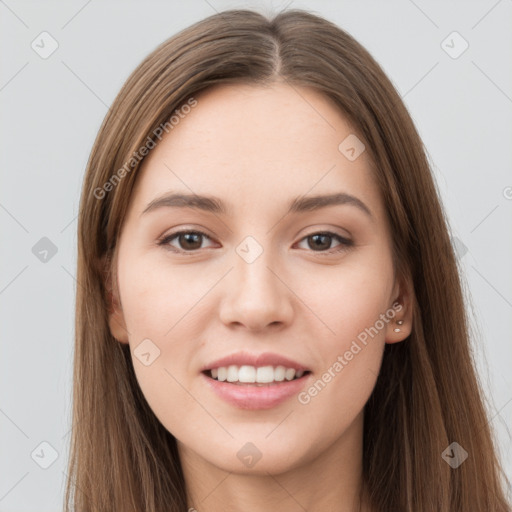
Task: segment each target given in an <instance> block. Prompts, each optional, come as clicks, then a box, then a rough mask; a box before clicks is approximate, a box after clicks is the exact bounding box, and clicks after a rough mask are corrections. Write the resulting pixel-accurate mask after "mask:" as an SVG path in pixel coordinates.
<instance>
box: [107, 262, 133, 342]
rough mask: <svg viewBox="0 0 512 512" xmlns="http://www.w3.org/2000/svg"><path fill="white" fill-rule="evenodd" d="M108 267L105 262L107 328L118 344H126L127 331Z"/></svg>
mask: <svg viewBox="0 0 512 512" xmlns="http://www.w3.org/2000/svg"><path fill="white" fill-rule="evenodd" d="M108 267H109V265H108V263H107V262H106V261H105V262H104V269H105V288H106V296H107V308H108V310H107V314H108V326H109V329H110V333H111V334H112V336H113V337H114V338H115V339H116V340H117V341H119V342H120V343H128V329H127V328H126V322H125V319H124V314H123V310H122V307H121V303H120V300H119V297H118V293H117V291H114V290H113V285H112V279H111V274H110V272H109V268H108Z"/></svg>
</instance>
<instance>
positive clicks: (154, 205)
mask: <svg viewBox="0 0 512 512" xmlns="http://www.w3.org/2000/svg"><path fill="white" fill-rule="evenodd" d="M345 204H346V205H350V206H355V207H356V208H358V209H359V210H361V211H362V212H364V213H365V214H366V215H368V217H369V218H370V219H371V220H372V221H373V220H374V217H373V215H372V212H371V210H370V209H369V208H368V206H366V204H365V203H363V201H361V200H360V199H358V198H357V197H355V196H352V195H350V194H347V193H345V192H338V193H335V194H326V195H316V196H309V197H304V196H302V197H297V198H295V199H294V200H293V201H291V203H290V204H289V207H288V212H287V213H302V212H308V211H315V210H319V209H321V208H327V207H328V206H335V205H345ZM163 207H168V208H170V207H174V208H192V209H195V210H202V211H205V212H210V213H214V214H223V215H226V214H228V213H229V212H228V209H227V208H226V205H225V204H224V203H223V202H222V201H221V200H220V199H219V198H217V197H213V196H203V195H197V194H188V193H187V194H185V193H175V194H166V195H163V196H161V197H157V198H156V199H153V201H151V202H150V203H149V204H148V205H147V206H146V208H145V210H144V211H143V212H142V214H141V215H143V214H145V213H148V212H151V211H154V210H156V209H158V208H163Z"/></svg>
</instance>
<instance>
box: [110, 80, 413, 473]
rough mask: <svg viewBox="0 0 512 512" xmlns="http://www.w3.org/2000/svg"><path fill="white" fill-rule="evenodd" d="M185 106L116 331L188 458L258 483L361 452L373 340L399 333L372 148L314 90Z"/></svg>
mask: <svg viewBox="0 0 512 512" xmlns="http://www.w3.org/2000/svg"><path fill="white" fill-rule="evenodd" d="M196 100H197V105H196V106H195V107H193V108H191V109H190V111H189V112H188V110H187V112H188V113H187V114H186V115H184V114H182V118H181V119H180V121H179V123H178V124H175V125H174V127H173V129H172V130H171V131H170V133H169V135H167V136H166V137H164V138H163V139H162V141H161V142H160V143H159V144H158V145H157V146H156V148H155V149H152V150H151V151H150V153H149V154H148V156H147V157H146V159H145V160H144V163H143V167H142V169H141V171H140V172H141V174H140V175H139V176H138V178H137V182H136V187H135V189H134V192H133V195H132V198H131V202H130V207H129V211H128V213H127V217H126V219H125V223H124V225H123V229H122V233H121V236H120V239H119V253H118V259H117V262H116V264H117V276H118V293H119V295H118V298H117V299H116V300H117V301H118V308H117V310H116V311H115V312H114V313H112V314H111V317H110V327H111V331H112V334H113V335H114V336H115V337H116V338H117V339H118V340H119V341H120V342H123V343H129V345H130V349H131V353H132V358H133V365H134V368H135V372H136V376H137V379H138V382H139V384H140V387H141V389H142V391H143V393H144V396H145V397H146V399H147V401H148V403H149V405H150V407H151V408H152V410H153V411H154V413H155V414H156V416H157V417H158V419H159V420H160V421H161V423H162V424H163V425H164V426H165V427H166V428H167V429H168V430H169V432H171V433H172V434H173V435H174V436H175V437H176V438H177V440H178V441H179V447H180V450H181V454H182V456H183V455H189V456H190V457H191V458H195V459H196V460H202V461H203V462H205V461H206V463H208V464H212V465H214V466H216V467H218V468H221V469H224V470H226V471H232V472H239V473H240V472H256V473H261V474H264V473H265V472H267V471H268V472H272V473H278V472H281V471H285V470H288V469H291V468H299V467H300V466H301V465H304V464H307V463H308V462H311V461H313V460H314V459H316V458H317V457H318V456H319V455H320V454H323V453H326V451H328V450H330V453H335V452H336V449H337V448H341V447H345V448H344V449H346V448H347V447H358V446H360V445H359V444H358V443H359V441H360V435H361V429H362V420H363V407H364V405H365V403H366V401H367V400H368V398H369V396H370V394H371V392H372V390H373V387H374V385H375V381H376V378H377V375H378V373H379V368H380V363H381V358H382V354H383V350H384V345H385V343H386V342H388V343H393V342H397V341H401V340H402V339H404V338H406V337H407V335H408V334H409V332H410V329H409V327H410V322H408V321H407V320H408V318H409V317H408V316H407V315H409V313H410V311H409V309H408V308H407V307H404V306H402V309H401V311H399V309H400V306H397V307H395V308H393V303H394V302H395V301H399V302H400V303H401V304H402V305H404V304H406V305H407V296H406V295H404V290H403V289H402V288H401V287H399V283H396V282H395V281H394V279H393V267H392V259H391V235H390V229H389V225H388V223H387V218H386V215H385V211H384V208H383V203H382V200H381V198H380V196H379V193H378V189H377V186H376V184H375V183H374V181H373V180H372V176H371V173H370V167H369V165H370V162H369V159H368V155H367V152H366V151H365V150H364V146H362V145H361V141H360V140H358V139H357V138H355V137H356V136H355V134H354V132H353V130H352V129H351V127H350V126H349V125H348V124H347V122H346V121H345V119H344V117H343V116H342V115H341V114H340V113H339V112H338V110H337V109H336V108H335V106H334V105H333V104H332V103H331V102H330V101H329V100H328V99H326V98H325V97H323V96H322V95H320V94H319V93H318V92H315V91H313V90H312V89H307V88H291V87H289V86H288V85H284V84H282V83H281V84H276V85H273V86H271V87H261V86H249V85H243V86H242V85H222V86H220V87H216V88H213V89H209V90H206V91H203V92H202V93H201V94H199V95H198V96H196ZM347 137H348V138H347ZM363 142H364V141H363ZM171 194H182V195H186V196H191V197H190V198H189V199H186V200H185V199H176V198H175V199H172V198H169V197H168V196H170V195H171ZM336 194H340V196H338V201H331V200H320V199H315V200H313V198H316V197H318V196H331V195H336ZM342 194H347V195H350V196H353V197H354V198H356V199H350V198H348V196H342ZM199 196H201V197H202V196H207V197H208V198H209V199H208V200H203V199H200V197H199ZM165 198H167V199H165ZM187 204H188V206H187ZM290 207H292V208H290ZM178 231H183V232H185V234H182V235H181V236H180V235H175V234H176V233H177V232H178ZM197 232H200V233H203V234H197ZM326 232H327V234H326ZM187 233H188V234H187ZM174 235H175V236H174ZM338 237H340V238H338ZM395 306H396V304H395ZM397 319H404V324H403V325H401V326H397V324H396V321H397ZM396 327H399V328H400V329H401V330H400V332H395V331H394V328H396ZM225 358H228V359H227V360H225V361H220V360H221V359H225ZM228 367H230V368H228ZM235 367H238V368H239V367H243V368H242V369H241V370H240V371H237V368H235ZM278 367H284V368H278ZM212 369H213V370H214V371H213V373H212V372H210V370H212ZM293 370H295V372H293ZM301 371H302V372H304V373H303V374H302V377H300V378H296V379H294V380H291V381H289V380H287V379H288V378H292V377H293V375H294V373H295V375H296V376H297V372H298V376H300V375H301V373H300V372H301ZM212 375H213V376H215V375H216V376H217V379H227V380H225V381H224V382H221V381H219V380H214V379H213V378H212ZM283 378H284V380H283ZM253 379H258V380H259V381H263V382H260V385H256V383H255V382H254V383H251V382H250V381H251V380H253ZM240 381H249V382H240ZM268 381H272V382H271V383H270V382H268ZM353 449H354V450H356V448H353ZM349 450H350V448H349ZM345 453H349V452H346V451H345ZM354 453H355V452H354Z"/></svg>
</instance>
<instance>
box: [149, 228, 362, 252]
mask: <svg viewBox="0 0 512 512" xmlns="http://www.w3.org/2000/svg"><path fill="white" fill-rule="evenodd" d="M183 234H194V235H200V236H203V237H205V238H208V239H210V240H211V238H210V237H209V236H208V235H207V234H206V233H203V232H202V231H196V230H188V229H184V230H181V231H176V232H175V233H171V234H170V235H167V236H165V237H164V238H162V239H161V240H159V241H158V245H159V246H167V248H169V249H170V250H171V251H174V252H176V253H179V254H190V255H192V254H194V253H197V252H198V251H199V249H193V250H189V251H186V250H184V249H177V248H176V247H173V246H170V245H169V242H170V241H171V240H173V239H175V238H176V237H178V236H179V235H183ZM315 235H327V236H330V237H332V238H334V239H335V240H337V241H338V242H340V246H339V248H337V249H331V250H327V251H313V250H311V252H314V253H317V254H319V255H331V254H336V253H339V252H342V251H346V250H348V249H349V248H350V247H352V246H353V245H354V242H353V241H352V240H349V239H348V238H344V237H342V236H340V235H338V234H337V233H333V232H332V231H317V232H314V233H311V234H309V235H306V236H305V237H303V238H301V239H300V242H302V241H303V240H305V239H307V238H309V237H312V236H315Z"/></svg>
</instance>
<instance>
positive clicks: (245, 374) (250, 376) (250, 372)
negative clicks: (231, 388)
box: [238, 366, 256, 382]
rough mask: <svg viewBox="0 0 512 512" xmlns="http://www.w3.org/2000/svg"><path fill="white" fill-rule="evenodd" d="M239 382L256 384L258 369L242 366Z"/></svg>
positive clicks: (239, 371) (239, 372)
mask: <svg viewBox="0 0 512 512" xmlns="http://www.w3.org/2000/svg"><path fill="white" fill-rule="evenodd" d="M238 382H256V368H254V366H240V369H239V370H238Z"/></svg>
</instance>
